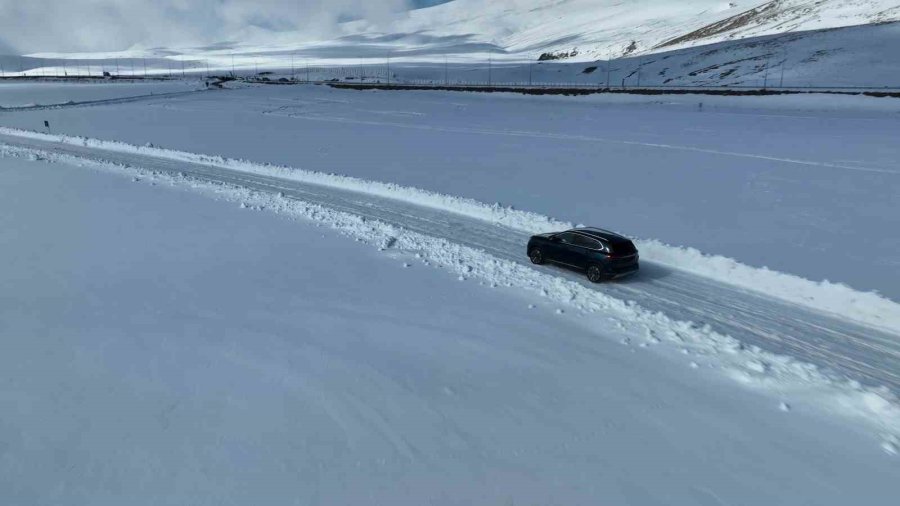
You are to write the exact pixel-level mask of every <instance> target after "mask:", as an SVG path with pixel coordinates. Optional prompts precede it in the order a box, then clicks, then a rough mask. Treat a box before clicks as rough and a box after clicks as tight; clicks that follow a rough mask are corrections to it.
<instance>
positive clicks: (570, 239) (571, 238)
mask: <svg viewBox="0 0 900 506" xmlns="http://www.w3.org/2000/svg"><path fill="white" fill-rule="evenodd" d="M556 237H557V238H559V242H561V243H563V244H575V240H576V239H577V238H578V235H577V234H572V233H569V232H563V233H561V234H559V235H557V236H556Z"/></svg>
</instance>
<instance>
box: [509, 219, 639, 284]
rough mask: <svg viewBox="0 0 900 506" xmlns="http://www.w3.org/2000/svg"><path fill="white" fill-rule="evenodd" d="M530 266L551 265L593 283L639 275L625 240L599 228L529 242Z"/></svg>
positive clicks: (635, 255)
mask: <svg viewBox="0 0 900 506" xmlns="http://www.w3.org/2000/svg"><path fill="white" fill-rule="evenodd" d="M526 251H527V252H528V258H530V259H531V263H533V264H538V265H540V264H543V263H545V262H552V263H555V264H558V265H561V266H563V267H569V268H571V269H576V270H580V271H583V272H585V274H587V277H588V279H589V280H590V281H591V282H592V283H599V282H600V281H603V280H604V279H614V278H620V277H623V276H628V275H629V274H634V273H635V272H637V271H638V269H639V265H638V260H639V258H640V255H639V254H638V250H637V248H635V247H634V243H633V242H631V241H630V240H629V239H628V238H627V237H624V236H621V235H619V234H616V233H614V232H609V231H607V230H602V229H599V228H575V229H572V230H567V231H565V232H556V233H549V234H538V235H535V236H532V237H531V240H529V241H528V249H527V250H526Z"/></svg>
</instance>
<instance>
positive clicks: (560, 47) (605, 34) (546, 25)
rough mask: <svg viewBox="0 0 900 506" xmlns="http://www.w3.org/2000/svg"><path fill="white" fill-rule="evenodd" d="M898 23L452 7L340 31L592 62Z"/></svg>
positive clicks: (701, 8) (464, 2) (747, 5)
mask: <svg viewBox="0 0 900 506" xmlns="http://www.w3.org/2000/svg"><path fill="white" fill-rule="evenodd" d="M898 19H900V3H898V2H897V1H896V0H772V1H768V2H765V1H758V0H757V1H753V0H734V1H730V2H729V1H722V0H678V1H673V0H638V1H628V2H624V1H621V0H511V1H504V2H489V1H485V0H454V1H452V2H449V3H446V4H442V5H438V6H435V7H431V8H427V9H420V10H415V11H411V12H410V13H409V15H408V17H406V18H405V19H401V20H398V21H397V22H396V23H395V24H394V25H393V26H391V33H390V34H388V33H384V32H382V31H379V30H377V29H375V28H373V27H369V26H367V25H366V22H364V21H360V22H355V23H348V24H347V25H346V26H345V30H346V31H347V34H348V35H352V36H359V35H360V34H365V35H369V36H385V35H390V36H391V37H392V38H394V39H395V40H406V41H408V42H411V43H418V45H421V44H423V43H430V44H437V45H453V44H454V43H457V42H459V41H466V42H467V43H470V44H471V43H481V44H485V45H490V46H493V47H494V48H496V50H498V51H499V52H505V53H515V54H518V53H525V54H540V53H545V52H546V53H557V54H568V55H570V56H571V57H572V58H577V59H580V60H592V59H598V58H605V57H607V55H608V54H612V55H613V56H615V57H618V56H624V55H629V54H638V53H642V52H648V51H659V50H664V49H674V48H678V47H685V46H694V45H699V44H709V43H713V42H720V41H724V40H731V39H735V38H745V37H755V36H760V35H772V34H778V33H784V32H793V31H801V30H819V29H825V28H835V27H842V26H851V25H859V24H869V23H879V22H884V21H894V20H898Z"/></svg>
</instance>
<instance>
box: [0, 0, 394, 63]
mask: <svg viewBox="0 0 900 506" xmlns="http://www.w3.org/2000/svg"><path fill="white" fill-rule="evenodd" d="M407 6H408V0H0V50H2V49H4V47H5V48H6V49H7V50H9V49H10V48H11V49H12V50H14V51H17V52H22V53H29V52H39V51H106V50H120V49H126V48H128V47H131V46H133V45H135V44H142V45H145V46H148V47H154V46H167V45H192V44H204V43H209V42H218V41H223V40H234V39H239V38H240V36H241V35H242V34H243V33H246V32H247V31H248V30H252V31H259V30H263V31H265V30H271V31H288V30H298V31H300V32H301V33H307V34H311V35H319V36H321V35H324V34H327V33H329V32H332V31H334V29H335V27H336V24H337V22H338V20H339V19H341V18H343V17H347V16H352V17H363V18H368V19H371V20H373V21H380V20H382V19H384V18H385V17H387V16H389V15H390V14H391V13H392V12H397V11H401V10H403V9H405V8H407Z"/></svg>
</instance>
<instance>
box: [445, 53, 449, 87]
mask: <svg viewBox="0 0 900 506" xmlns="http://www.w3.org/2000/svg"><path fill="white" fill-rule="evenodd" d="M444 86H450V69H449V66H448V64H447V54H446V53H444Z"/></svg>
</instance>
